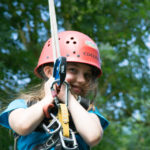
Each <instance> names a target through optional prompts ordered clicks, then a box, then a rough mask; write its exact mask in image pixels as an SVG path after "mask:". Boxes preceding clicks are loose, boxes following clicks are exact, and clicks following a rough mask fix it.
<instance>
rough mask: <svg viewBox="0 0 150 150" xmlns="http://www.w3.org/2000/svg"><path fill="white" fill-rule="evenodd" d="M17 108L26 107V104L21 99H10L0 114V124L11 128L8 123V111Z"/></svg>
mask: <svg viewBox="0 0 150 150" xmlns="http://www.w3.org/2000/svg"><path fill="white" fill-rule="evenodd" d="M18 108H27V104H26V102H25V100H23V99H17V100H14V101H12V102H11V103H10V104H9V105H8V107H7V108H6V109H5V110H4V111H3V112H2V113H1V114H0V125H2V126H4V127H6V128H8V129H11V128H10V126H9V123H8V117H9V113H10V112H11V111H13V110H15V109H18Z"/></svg>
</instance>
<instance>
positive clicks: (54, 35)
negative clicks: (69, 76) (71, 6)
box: [48, 0, 61, 62]
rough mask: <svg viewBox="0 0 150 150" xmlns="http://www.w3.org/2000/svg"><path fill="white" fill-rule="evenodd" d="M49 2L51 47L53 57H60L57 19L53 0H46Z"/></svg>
mask: <svg viewBox="0 0 150 150" xmlns="http://www.w3.org/2000/svg"><path fill="white" fill-rule="evenodd" d="M48 2H49V13H50V25H51V37H52V48H53V59H54V62H55V60H56V58H58V57H60V56H61V55H60V48H59V41H58V31H57V21H56V13H55V5H54V0H48Z"/></svg>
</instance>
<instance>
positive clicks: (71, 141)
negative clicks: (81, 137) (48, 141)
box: [59, 129, 78, 150]
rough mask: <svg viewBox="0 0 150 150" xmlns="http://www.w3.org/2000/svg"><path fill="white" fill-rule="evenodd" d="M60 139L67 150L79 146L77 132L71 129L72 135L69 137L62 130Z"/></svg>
mask: <svg viewBox="0 0 150 150" xmlns="http://www.w3.org/2000/svg"><path fill="white" fill-rule="evenodd" d="M59 137H60V141H61V143H62V147H63V148H64V149H65V150H75V149H77V148H78V144H77V141H76V137H75V133H74V132H73V131H72V130H71V129H70V137H69V138H67V137H65V136H63V134H62V131H61V130H60V131H59Z"/></svg>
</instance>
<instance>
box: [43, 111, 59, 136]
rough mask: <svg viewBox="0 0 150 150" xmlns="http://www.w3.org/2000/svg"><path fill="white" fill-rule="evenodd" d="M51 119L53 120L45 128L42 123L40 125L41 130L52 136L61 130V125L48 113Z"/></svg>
mask: <svg viewBox="0 0 150 150" xmlns="http://www.w3.org/2000/svg"><path fill="white" fill-rule="evenodd" d="M50 115H51V117H52V118H53V119H52V121H51V122H50V123H49V125H48V126H46V125H45V124H44V123H43V124H42V127H43V129H44V130H45V131H46V132H48V133H49V134H54V133H56V132H58V131H59V130H60V128H61V123H60V122H59V120H58V119H57V118H56V117H55V116H54V115H53V114H52V113H50Z"/></svg>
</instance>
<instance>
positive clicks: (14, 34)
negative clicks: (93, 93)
mask: <svg viewBox="0 0 150 150" xmlns="http://www.w3.org/2000/svg"><path fill="white" fill-rule="evenodd" d="M55 2H56V6H57V7H56V12H57V20H58V28H59V30H78V31H81V32H83V33H85V34H88V35H89V36H90V37H91V38H93V39H94V40H95V41H96V42H97V44H98V46H99V49H100V55H101V60H102V70H103V75H102V77H101V78H100V79H99V81H98V84H99V90H98V96H97V99H96V103H97V106H98V107H99V108H100V109H99V110H100V112H101V113H102V114H103V115H104V116H105V117H106V118H107V119H108V120H109V121H110V126H109V127H108V128H107V129H106V131H105V132H104V136H103V139H102V141H101V143H100V144H99V145H98V146H96V147H94V148H93V149H94V150H96V149H97V150H100V149H105V150H148V149H149V147H150V138H149V137H150V134H149V126H150V112H149V108H150V90H149V89H150V64H149V63H148V58H149V57H150V50H149V48H148V47H147V43H146V42H147V41H148V39H149V34H150V30H149V28H150V15H149V14H150V10H149V8H150V1H149V0H143V1H140V0H100V1H98V0H78V1H75V0H70V1H68V0H63V1H59V0H58V1H55ZM0 15H1V17H0V18H1V19H0V29H1V31H0V70H1V73H0V95H1V96H0V109H1V110H2V109H3V108H4V107H5V106H6V105H7V104H8V103H9V102H10V100H12V99H13V98H14V97H15V94H16V93H18V92H19V91H20V90H24V89H26V88H29V87H32V85H36V84H37V83H39V79H37V78H36V77H35V75H34V73H33V70H34V67H35V66H36V64H37V60H38V57H39V54H40V52H41V49H42V46H43V43H44V42H45V41H46V40H47V38H48V37H49V36H50V29H49V28H50V25H49V14H48V2H47V1H39V0H36V1H29V0H26V1H20V0H12V1H11V2H10V1H9V0H1V1H0ZM1 139H2V140H1ZM6 139H7V140H6ZM8 139H9V140H8ZM11 145H12V136H11V137H10V136H9V135H8V132H7V131H6V130H5V129H3V128H1V127H0V147H5V148H4V149H9V148H8V147H9V146H11Z"/></svg>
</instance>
